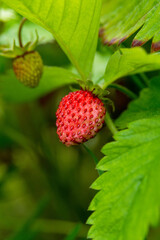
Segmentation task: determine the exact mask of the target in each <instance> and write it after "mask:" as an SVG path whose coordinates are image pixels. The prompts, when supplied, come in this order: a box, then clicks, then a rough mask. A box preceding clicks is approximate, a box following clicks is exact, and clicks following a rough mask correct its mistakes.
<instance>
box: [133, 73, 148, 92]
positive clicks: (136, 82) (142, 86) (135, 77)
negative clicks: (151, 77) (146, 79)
mask: <svg viewBox="0 0 160 240" xmlns="http://www.w3.org/2000/svg"><path fill="white" fill-rule="evenodd" d="M131 78H132V79H133V80H134V82H135V84H136V85H137V86H138V87H139V89H143V88H145V87H146V86H145V85H144V84H143V83H142V82H141V79H139V77H138V76H136V75H131Z"/></svg>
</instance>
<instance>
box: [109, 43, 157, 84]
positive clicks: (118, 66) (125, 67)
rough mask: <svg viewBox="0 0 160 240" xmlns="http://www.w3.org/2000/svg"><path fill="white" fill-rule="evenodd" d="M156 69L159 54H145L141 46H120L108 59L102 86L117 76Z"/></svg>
mask: <svg viewBox="0 0 160 240" xmlns="http://www.w3.org/2000/svg"><path fill="white" fill-rule="evenodd" d="M158 69H160V54H158V53H154V54H147V53H146V52H145V50H144V49H143V48H141V47H136V48H132V49H127V48H121V49H120V50H118V51H116V52H115V53H114V54H113V55H112V56H111V58H110V59H109V62H108V64H107V67H106V71H105V76H104V87H107V86H108V85H109V84H111V83H112V82H114V81H115V80H117V79H118V78H121V77H124V76H128V75H133V74H136V73H141V72H148V71H153V70H158Z"/></svg>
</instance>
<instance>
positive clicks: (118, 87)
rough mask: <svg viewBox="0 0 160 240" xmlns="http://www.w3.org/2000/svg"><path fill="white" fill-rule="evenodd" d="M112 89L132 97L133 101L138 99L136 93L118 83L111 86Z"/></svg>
mask: <svg viewBox="0 0 160 240" xmlns="http://www.w3.org/2000/svg"><path fill="white" fill-rule="evenodd" d="M109 87H110V88H115V89H117V90H119V91H120V92H123V93H125V94H126V95H127V96H128V97H130V98H131V99H136V98H137V95H136V94H135V93H133V92H132V91H131V90H129V89H128V88H126V87H124V86H121V85H119V84H117V83H113V84H110V85H109Z"/></svg>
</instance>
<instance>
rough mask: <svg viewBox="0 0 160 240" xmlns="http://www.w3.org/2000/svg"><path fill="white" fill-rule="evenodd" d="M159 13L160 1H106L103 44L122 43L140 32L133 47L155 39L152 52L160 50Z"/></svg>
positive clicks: (103, 13) (103, 16)
mask: <svg viewBox="0 0 160 240" xmlns="http://www.w3.org/2000/svg"><path fill="white" fill-rule="evenodd" d="M159 12H160V2H159V0H141V1H139V0H132V1H128V0H123V1H122V0H114V1H108V0H105V1H104V4H103V7H102V18H101V22H102V28H101V31H100V34H101V37H102V41H103V43H104V44H108V45H112V44H115V43H121V42H123V41H125V40H126V39H127V38H128V37H129V36H131V35H132V34H133V33H135V32H136V31H137V30H139V31H138V33H137V34H136V36H135V37H134V40H133V42H132V46H141V45H143V44H144V43H145V42H147V41H148V40H150V39H152V38H153V41H152V50H153V51H158V50H160V33H159V21H160V14H159Z"/></svg>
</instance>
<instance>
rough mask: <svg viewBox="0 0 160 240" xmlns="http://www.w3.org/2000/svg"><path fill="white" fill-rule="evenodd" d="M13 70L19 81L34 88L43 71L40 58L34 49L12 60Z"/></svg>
mask: <svg viewBox="0 0 160 240" xmlns="http://www.w3.org/2000/svg"><path fill="white" fill-rule="evenodd" d="M13 70H14V73H15V75H16V77H17V79H18V80H19V81H20V82H21V83H23V84H24V85H25V86H28V87H31V88H34V87H36V86H37V85H38V83H39V81H40V78H41V75H42V72H43V62H42V58H41V56H40V55H39V53H38V52H36V51H32V52H26V53H25V54H24V55H22V56H18V57H16V58H15V59H14V60H13Z"/></svg>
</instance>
